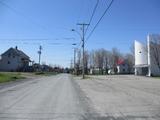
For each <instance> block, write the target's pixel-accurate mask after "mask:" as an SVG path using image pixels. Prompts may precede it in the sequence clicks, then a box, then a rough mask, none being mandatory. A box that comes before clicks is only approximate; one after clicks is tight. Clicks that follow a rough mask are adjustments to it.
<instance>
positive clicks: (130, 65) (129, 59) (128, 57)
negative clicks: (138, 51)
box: [125, 53, 134, 73]
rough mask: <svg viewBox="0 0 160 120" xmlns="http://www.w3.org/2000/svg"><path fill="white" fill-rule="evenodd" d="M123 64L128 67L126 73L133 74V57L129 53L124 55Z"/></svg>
mask: <svg viewBox="0 0 160 120" xmlns="http://www.w3.org/2000/svg"><path fill="white" fill-rule="evenodd" d="M125 62H126V63H127V65H128V73H132V72H133V66H134V56H133V55H132V54H130V53H128V54H126V55H125Z"/></svg>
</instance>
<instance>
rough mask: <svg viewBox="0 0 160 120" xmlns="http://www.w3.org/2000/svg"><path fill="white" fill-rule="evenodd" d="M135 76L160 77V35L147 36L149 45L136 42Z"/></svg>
mask: <svg viewBox="0 0 160 120" xmlns="http://www.w3.org/2000/svg"><path fill="white" fill-rule="evenodd" d="M134 48H135V75H145V76H160V35H158V34H152V35H148V36H147V45H145V44H142V43H140V42H139V41H136V40H135V44H134Z"/></svg>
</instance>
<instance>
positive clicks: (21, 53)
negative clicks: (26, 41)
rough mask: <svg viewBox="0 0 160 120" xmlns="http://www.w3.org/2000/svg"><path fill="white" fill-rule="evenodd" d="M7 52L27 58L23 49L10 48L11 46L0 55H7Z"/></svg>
mask: <svg viewBox="0 0 160 120" xmlns="http://www.w3.org/2000/svg"><path fill="white" fill-rule="evenodd" d="M8 53H14V54H15V55H17V56H20V57H22V58H25V59H29V56H28V55H26V54H25V53H24V52H23V51H21V50H18V49H17V48H12V47H11V48H9V49H8V50H7V51H6V52H4V53H3V54H2V56H5V55H8Z"/></svg>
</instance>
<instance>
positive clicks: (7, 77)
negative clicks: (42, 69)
mask: <svg viewBox="0 0 160 120" xmlns="http://www.w3.org/2000/svg"><path fill="white" fill-rule="evenodd" d="M24 78H25V77H24V76H22V75H21V73H10V72H7V73H0V83H4V82H10V81H15V80H18V79H24Z"/></svg>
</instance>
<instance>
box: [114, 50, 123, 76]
mask: <svg viewBox="0 0 160 120" xmlns="http://www.w3.org/2000/svg"><path fill="white" fill-rule="evenodd" d="M121 57H122V55H121V53H120V52H119V50H118V49H117V48H113V49H112V60H113V66H112V67H113V69H114V72H115V73H117V62H118V60H119V59H120V58H121Z"/></svg>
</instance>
